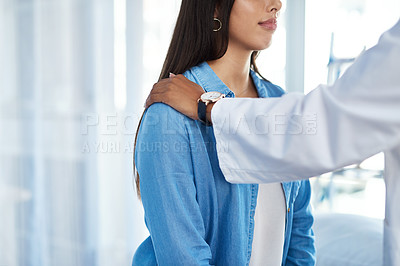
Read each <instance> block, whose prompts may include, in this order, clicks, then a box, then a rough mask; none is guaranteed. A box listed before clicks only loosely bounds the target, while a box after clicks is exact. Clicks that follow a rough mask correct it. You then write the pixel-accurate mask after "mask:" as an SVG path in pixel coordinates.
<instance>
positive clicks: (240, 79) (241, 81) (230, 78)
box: [208, 47, 256, 97]
mask: <svg viewBox="0 0 400 266" xmlns="http://www.w3.org/2000/svg"><path fill="white" fill-rule="evenodd" d="M250 56H251V52H242V53H239V52H238V51H235V52H234V51H233V49H230V48H229V47H228V50H227V51H226V53H225V55H224V56H223V57H221V58H220V59H217V60H213V61H209V62H208V64H209V66H210V67H211V69H212V70H213V71H214V72H215V73H216V74H217V76H218V77H219V78H220V79H221V80H222V82H224V83H225V85H226V86H228V88H229V89H230V90H231V91H233V93H235V95H236V96H238V97H251V96H254V93H256V91H255V88H254V85H253V81H252V79H251V78H250V75H249V69H250Z"/></svg>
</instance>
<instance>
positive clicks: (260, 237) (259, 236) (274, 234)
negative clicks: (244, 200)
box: [250, 183, 286, 266]
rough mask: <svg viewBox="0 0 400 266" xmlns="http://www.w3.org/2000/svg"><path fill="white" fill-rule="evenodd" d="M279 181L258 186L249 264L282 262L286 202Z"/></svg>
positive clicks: (266, 265)
mask: <svg viewBox="0 0 400 266" xmlns="http://www.w3.org/2000/svg"><path fill="white" fill-rule="evenodd" d="M285 202H286V201H285V196H284V194H283V189H282V185H281V184H280V183H271V184H261V185H259V188H258V197H257V206H256V213H255V216H254V237H253V245H252V251H251V257H250V266H259V265H261V266H276V265H281V264H282V255H283V244H284V242H285V217H286V203H285Z"/></svg>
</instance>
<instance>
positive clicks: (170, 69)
mask: <svg viewBox="0 0 400 266" xmlns="http://www.w3.org/2000/svg"><path fill="white" fill-rule="evenodd" d="M234 2H235V0H182V4H181V8H180V11H179V15H178V19H177V21H176V24H175V29H174V33H173V35H172V39H171V43H170V45H169V49H168V52H167V56H166V58H165V61H164V65H163V67H162V70H161V74H160V77H159V81H160V80H161V79H164V78H168V77H169V73H174V74H182V73H184V72H185V71H186V70H188V69H190V68H191V67H194V66H196V65H198V64H199V63H201V62H204V61H212V60H216V59H219V58H221V57H222V56H223V55H224V54H225V53H226V50H227V49H228V42H229V18H230V14H231V10H232V6H233V3H234ZM215 11H217V12H216V14H217V18H218V19H219V20H220V21H221V22H222V27H221V29H220V30H219V31H213V29H217V28H219V23H215V21H214V13H215ZM258 53H259V52H258V51H254V52H253V53H252V55H251V60H250V67H251V68H252V69H253V70H254V71H255V72H257V73H258V74H259V75H260V76H261V77H262V75H261V74H260V73H259V71H258V68H257V66H256V64H255V60H256V58H257V56H258ZM142 117H143V116H142ZM141 121H142V119H140V122H139V126H138V129H137V131H136V136H135V149H136V140H137V135H138V132H139V128H140V124H141ZM133 156H134V157H133V169H134V171H135V174H136V180H135V183H136V191H137V195H138V197H139V198H140V186H139V174H138V173H137V171H136V167H135V151H134V153H133Z"/></svg>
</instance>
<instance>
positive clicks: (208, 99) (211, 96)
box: [197, 91, 225, 126]
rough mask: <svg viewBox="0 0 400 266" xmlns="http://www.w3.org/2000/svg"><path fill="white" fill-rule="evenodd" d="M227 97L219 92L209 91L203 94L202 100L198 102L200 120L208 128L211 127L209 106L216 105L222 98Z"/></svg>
mask: <svg viewBox="0 0 400 266" xmlns="http://www.w3.org/2000/svg"><path fill="white" fill-rule="evenodd" d="M224 97H225V94H222V93H220V92H218V91H209V92H206V93H203V94H202V95H201V96H200V99H198V100H197V103H198V105H197V115H198V117H199V120H200V121H201V122H203V123H204V124H205V125H206V126H211V122H210V121H208V120H207V113H206V112H207V105H208V104H209V103H215V102H217V101H219V100H221V99H222V98H224Z"/></svg>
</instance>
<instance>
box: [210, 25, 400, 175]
mask: <svg viewBox="0 0 400 266" xmlns="http://www.w3.org/2000/svg"><path fill="white" fill-rule="evenodd" d="M399 62H400V21H399V22H398V23H397V24H396V25H395V26H394V27H393V28H392V29H390V30H389V31H387V32H385V33H384V34H383V35H382V36H381V38H380V40H379V42H378V44H377V45H376V46H374V47H372V48H371V49H369V50H367V51H365V52H364V53H363V54H362V55H361V56H360V57H359V58H358V59H357V60H356V62H354V64H353V65H352V66H351V67H350V68H349V69H348V70H347V71H346V73H344V74H343V76H342V77H341V78H340V79H338V80H337V81H336V83H334V84H333V85H332V86H323V85H320V86H319V87H317V88H316V89H314V90H313V91H312V92H310V93H309V94H307V95H306V96H304V95H299V94H292V93H288V94H286V95H284V96H283V97H281V98H263V99H260V98H258V99H244V98H234V99H222V100H221V101H219V102H217V103H216V104H215V106H214V108H213V109H212V114H211V115H212V121H213V126H214V133H215V137H216V141H217V152H218V158H219V163H220V167H221V169H222V172H223V173H224V175H225V178H226V179H227V181H229V182H232V183H269V182H282V181H292V180H296V179H306V178H308V177H311V176H316V175H319V174H322V173H325V172H329V171H332V170H335V169H337V168H340V167H343V166H346V165H349V164H353V163H357V162H360V161H362V160H363V159H366V158H368V157H370V156H372V155H374V154H376V153H378V152H380V151H384V150H388V149H389V148H391V147H394V146H395V145H396V144H397V143H400V71H399V69H400V68H399Z"/></svg>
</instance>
